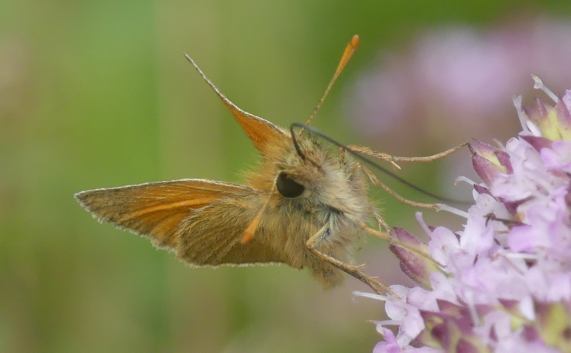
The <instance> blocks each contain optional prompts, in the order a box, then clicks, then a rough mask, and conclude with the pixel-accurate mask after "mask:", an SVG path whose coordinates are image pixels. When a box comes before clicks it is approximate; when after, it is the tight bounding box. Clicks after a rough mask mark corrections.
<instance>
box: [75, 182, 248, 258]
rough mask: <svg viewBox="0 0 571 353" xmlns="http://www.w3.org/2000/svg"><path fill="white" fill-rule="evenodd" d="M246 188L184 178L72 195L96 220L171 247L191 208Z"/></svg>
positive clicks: (246, 190)
mask: <svg viewBox="0 0 571 353" xmlns="http://www.w3.org/2000/svg"><path fill="white" fill-rule="evenodd" d="M248 191H250V189H249V188H248V187H245V186H240V185H235V184H227V183H217V182H212V181H207V180H201V179H183V180H175V181H167V182H157V183H147V184H140V185H132V186H124V187H118V188H110V189H96V190H88V191H83V192H80V193H78V194H76V195H75V196H76V198H77V199H78V200H79V202H80V203H81V205H82V206H83V207H85V208H86V209H87V210H88V211H89V212H91V213H92V214H93V215H94V216H95V217H96V218H97V219H98V220H99V221H105V222H111V223H113V224H115V225H117V226H119V227H121V228H126V229H128V230H131V231H133V232H135V233H137V234H140V235H145V236H148V237H150V238H151V239H152V240H153V242H154V243H155V244H157V245H159V246H167V247H171V248H172V247H174V246H175V245H176V244H175V242H176V238H175V236H174V235H175V233H176V231H177V229H178V227H179V226H180V224H181V223H182V222H183V220H184V219H185V218H187V217H188V216H190V215H191V214H192V212H193V210H196V209H199V208H202V207H204V206H207V205H209V204H211V203H212V202H214V201H216V200H218V199H221V198H224V197H226V196H233V195H236V194H240V193H244V192H248Z"/></svg>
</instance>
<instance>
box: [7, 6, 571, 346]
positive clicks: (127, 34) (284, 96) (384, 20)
mask: <svg viewBox="0 0 571 353" xmlns="http://www.w3.org/2000/svg"><path fill="white" fill-rule="evenodd" d="M537 3H538V4H539V2H537ZM538 4H536V2H533V1H496V0H485V1H484V0H470V1H463V2H458V3H455V2H435V1H421V0H411V1H359V2H348V1H342V0H328V1H326V0H320V1H302V0H287V1H285V0H277V1H275V0H274V1H262V0H247V1H230V0H215V1H212V0H208V1H207V0H191V1H180V0H166V1H158V0H157V1H150V0H142V1H132V0H125V1H110V0H102V1H61V0H60V1H57V0H52V1H43V0H20V1H12V0H8V1H7V0H2V1H0V352H369V351H371V350H372V347H373V346H374V344H375V342H376V341H377V340H379V337H378V335H377V333H376V332H375V329H374V326H373V325H372V324H371V323H370V322H369V321H368V320H378V319H381V318H382V317H383V307H382V305H381V303H379V302H370V301H366V300H355V299H354V298H353V297H352V293H351V292H352V291H353V290H355V289H361V290H363V289H365V288H364V287H363V286H362V285H360V284H359V283H356V282H355V281H354V280H352V279H348V280H347V281H346V283H345V285H343V286H342V287H340V288H337V289H334V290H331V291H324V290H323V289H321V288H320V286H319V285H318V284H317V283H315V282H314V281H313V280H312V279H311V277H310V276H309V274H308V273H306V272H298V271H295V270H291V269H289V268H286V267H260V268H223V269H217V270H212V269H190V268H188V267H186V266H185V265H184V264H182V263H180V262H178V261H177V260H176V259H175V258H174V256H173V255H172V254H169V253H166V252H159V251H156V250H155V249H154V248H153V247H152V246H151V245H150V244H149V243H148V242H147V241H146V240H144V239H142V238H138V237H136V236H133V235H131V234H128V233H125V232H122V231H119V230H116V229H114V228H113V227H112V226H109V225H101V224H98V223H97V222H95V221H94V220H93V219H92V218H91V217H90V216H89V215H88V214H87V213H86V212H85V211H83V210H82V209H81V208H80V207H79V206H78V205H77V204H76V202H75V200H74V199H73V197H72V195H73V193H75V192H77V191H80V190H84V189H90V188H96V187H109V186H119V185H125V184H135V183H140V182H146V181H156V180H168V179H177V178H184V177H199V178H211V179H217V180H226V181H235V182H237V181H240V180H241V174H240V173H241V172H240V171H243V170H244V169H247V168H249V167H251V166H252V164H253V163H255V161H256V158H257V156H256V152H255V150H254V149H253V148H252V147H251V145H250V143H249V142H248V141H247V139H246V138H245V136H244V135H243V134H242V132H241V131H240V129H239V127H238V126H237V124H236V123H235V122H234V121H233V120H232V118H231V116H230V115H229V114H228V113H227V112H226V111H225V110H224V108H223V107H222V106H221V104H220V102H219V101H218V100H217V99H216V97H215V96H214V94H213V93H212V92H211V91H210V90H209V89H208V88H207V86H206V85H205V84H204V82H202V81H201V80H200V78H199V76H198V75H197V74H196V73H195V72H194V71H193V70H192V68H191V66H190V65H189V64H188V63H187V62H185V60H184V58H183V53H185V52H188V53H190V54H191V55H192V56H193V57H194V58H195V59H196V60H197V61H198V63H199V64H200V65H201V66H202V67H203V69H204V70H205V71H206V73H207V74H208V75H209V76H210V77H211V79H212V80H213V81H214V82H215V83H216V84H217V85H218V86H219V87H220V88H221V89H222V91H223V92H225V93H226V94H227V95H228V96H229V97H230V98H231V99H232V100H234V101H235V102H237V103H238V104H239V105H240V106H241V107H243V108H244V109H246V110H248V111H251V112H253V113H255V114H258V115H261V116H264V117H268V118H269V119H270V120H272V121H273V122H275V123H277V124H280V125H282V126H287V125H288V124H289V123H291V122H294V121H303V120H304V118H305V117H306V116H307V115H308V113H309V112H310V111H311V109H312V108H313V106H314V104H315V103H316V101H317V99H318V97H319V96H320V94H321V92H322V90H323V88H324V87H325V84H326V83H327V81H328V80H329V77H330V75H331V73H332V71H333V69H334V67H335V65H336V63H337V60H338V58H339V54H340V53H341V51H342V49H343V46H344V45H345V43H346V41H347V40H348V39H349V38H350V37H351V35H352V34H354V33H359V34H360V35H361V39H362V45H361V47H360V49H359V51H358V53H357V55H356V56H355V58H354V60H353V62H352V63H351V64H350V65H349V67H348V69H347V70H346V72H345V73H344V75H343V76H342V77H341V79H340V82H339V83H338V85H337V87H336V88H335V89H334V92H333V94H332V95H331V97H330V98H329V100H328V101H327V103H326V105H325V107H324V109H323V110H322V112H321V114H320V116H319V117H318V119H317V122H316V125H317V126H318V127H319V128H320V129H321V130H323V131H325V132H327V133H328V134H330V135H332V136H335V137H336V138H338V139H339V140H341V141H344V142H349V141H351V142H354V143H358V142H360V141H359V136H357V134H356V133H355V132H354V130H352V128H351V124H350V123H349V120H348V119H344V118H343V114H344V110H343V109H342V107H341V105H342V101H343V99H344V98H343V97H344V92H347V89H346V88H345V87H347V86H348V85H349V84H350V83H351V82H352V81H354V80H355V77H356V75H358V74H359V72H360V71H362V70H363V69H364V68H365V67H367V65H369V64H370V63H371V61H372V60H373V58H374V57H375V56H376V55H377V53H378V51H379V50H382V49H383V48H394V47H398V46H399V43H401V42H403V41H405V40H407V39H408V38H410V37H411V36H414V35H416V34H418V33H419V32H422V31H424V30H426V29H427V28H432V27H434V26H437V25H440V24H447V23H452V24H455V23H462V24H469V25H474V26H481V27H485V26H488V25H491V24H495V23H498V22H501V21H505V20H507V19H509V18H511V17H513V16H517V15H518V14H521V13H523V14H533V13H547V14H550V13H552V14H556V15H561V14H566V13H569V11H570V6H569V4H570V3H569V2H568V1H565V2H564V1H559V2H556V1H553V2H548V1H546V2H542V3H541V4H540V5H538ZM507 104H510V102H507ZM468 137H469V135H468V133H466V134H464V135H463V134H462V133H460V134H458V135H455V136H453V138H452V139H451V141H450V144H453V143H457V142H460V141H463V140H465V139H467V138H468ZM361 142H362V141H361ZM379 145H380V146H381V147H382V148H383V149H384V151H386V152H392V153H398V152H399V151H398V150H397V151H395V150H391V148H390V146H383V145H382V143H380V144H379ZM432 152H437V148H433V149H430V148H429V149H427V150H425V151H419V153H418V154H428V153H432ZM435 175H438V174H437V172H435V171H434V170H431V169H423V170H422V172H421V173H415V174H414V175H412V176H411V177H412V178H413V179H415V180H416V181H418V182H419V183H420V184H422V185H423V186H426V187H430V185H433V184H434V180H433V179H434V176H435ZM383 208H384V210H385V211H384V213H385V214H386V216H387V218H388V220H389V222H390V223H391V224H400V225H406V224H408V223H412V221H413V213H412V210H411V209H407V208H404V207H402V206H400V205H398V204H396V203H394V202H393V201H391V200H387V201H384V202H383ZM386 258H389V256H388V255H387V252H386V250H385V249H384V244H382V242H377V241H369V242H368V243H367V245H366V247H365V249H363V251H361V252H360V254H359V260H360V261H366V262H368V263H370V265H369V269H370V271H371V272H373V273H377V274H380V275H381V276H382V277H383V278H384V279H387V280H388V281H389V282H390V281H400V280H401V279H399V277H398V276H397V275H392V274H391V273H393V272H397V268H398V264H397V263H396V261H394V260H389V261H386V262H385V261H383V259H386Z"/></svg>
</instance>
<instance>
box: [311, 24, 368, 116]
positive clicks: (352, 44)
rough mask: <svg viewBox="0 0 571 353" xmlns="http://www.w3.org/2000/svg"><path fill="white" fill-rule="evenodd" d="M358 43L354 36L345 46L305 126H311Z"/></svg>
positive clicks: (356, 37)
mask: <svg viewBox="0 0 571 353" xmlns="http://www.w3.org/2000/svg"><path fill="white" fill-rule="evenodd" d="M359 42H360V39H359V35H357V34H355V35H354V36H353V37H352V38H351V40H350V41H349V43H347V46H346V47H345V50H344V51H343V55H341V59H340V60H339V64H338V65H337V69H335V73H334V74H333V77H331V80H330V81H329V84H328V85H327V88H325V92H323V95H322V96H321V99H320V100H319V101H318V102H317V105H316V106H315V108H313V111H312V112H311V115H309V118H307V120H306V121H305V124H307V125H309V124H311V121H312V120H313V119H314V118H315V116H316V115H317V113H318V112H319V109H321V106H322V105H323V102H325V99H326V98H327V96H328V95H329V92H330V91H331V88H333V85H334V84H335V81H337V78H338V77H339V75H341V73H342V72H343V70H344V69H345V66H347V63H348V62H349V60H351V57H352V56H353V54H354V53H355V51H356V50H357V48H358V47H359Z"/></svg>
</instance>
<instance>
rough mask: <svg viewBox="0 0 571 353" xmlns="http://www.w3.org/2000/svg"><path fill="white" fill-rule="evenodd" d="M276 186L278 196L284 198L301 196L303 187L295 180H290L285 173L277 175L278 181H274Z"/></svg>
mask: <svg viewBox="0 0 571 353" xmlns="http://www.w3.org/2000/svg"><path fill="white" fill-rule="evenodd" d="M276 186H277V188H278V191H279V192H280V194H282V195H283V196H284V197H289V198H293V197H298V196H299V195H301V194H303V191H304V190H305V187H304V186H303V185H301V184H299V183H298V182H296V181H295V180H293V179H291V178H290V177H289V176H288V175H287V174H286V173H283V172H282V173H280V175H278V180H277V181H276Z"/></svg>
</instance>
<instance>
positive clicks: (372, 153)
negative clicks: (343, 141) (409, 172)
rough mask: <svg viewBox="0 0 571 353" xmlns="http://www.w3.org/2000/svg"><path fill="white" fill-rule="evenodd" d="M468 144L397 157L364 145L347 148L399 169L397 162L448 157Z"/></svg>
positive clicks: (425, 160) (425, 161) (424, 161)
mask: <svg viewBox="0 0 571 353" xmlns="http://www.w3.org/2000/svg"><path fill="white" fill-rule="evenodd" d="M466 146H468V143H467V142H465V143H462V144H460V145H457V146H454V147H452V148H449V149H447V150H446V151H443V152H440V153H436V154H433V155H430V156H423V157H399V156H393V155H390V154H388V153H382V152H377V151H374V150H372V149H370V148H369V147H365V146H358V145H350V146H349V148H350V149H351V150H353V151H355V152H358V153H362V154H364V155H365V156H367V157H371V158H375V159H380V160H384V161H386V162H389V163H390V164H392V165H393V166H394V167H395V168H397V169H401V168H400V166H399V165H398V162H419V163H427V162H432V161H435V160H437V159H441V158H445V157H448V156H449V155H451V154H452V153H454V152H456V151H458V150H460V149H462V148H464V147H466Z"/></svg>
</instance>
